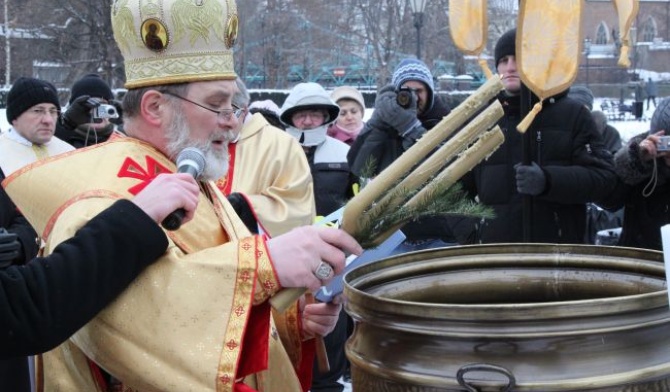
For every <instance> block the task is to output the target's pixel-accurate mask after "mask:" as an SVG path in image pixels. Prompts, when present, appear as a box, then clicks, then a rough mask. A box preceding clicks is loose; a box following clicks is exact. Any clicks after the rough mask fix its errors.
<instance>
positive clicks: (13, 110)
mask: <svg viewBox="0 0 670 392" xmlns="http://www.w3.org/2000/svg"><path fill="white" fill-rule="evenodd" d="M41 103H52V104H54V105H55V106H56V108H57V109H58V110H60V102H59V101H58V91H57V90H56V87H54V85H53V84H51V83H49V82H47V81H45V80H41V79H35V78H25V77H20V78H18V79H16V81H15V82H14V84H12V88H11V89H10V90H9V92H8V93H7V113H6V114H7V121H9V123H10V124H11V123H12V121H14V119H16V118H17V117H19V116H20V115H21V114H23V112H25V111H26V110H28V109H30V108H31V107H33V106H35V105H39V104H41Z"/></svg>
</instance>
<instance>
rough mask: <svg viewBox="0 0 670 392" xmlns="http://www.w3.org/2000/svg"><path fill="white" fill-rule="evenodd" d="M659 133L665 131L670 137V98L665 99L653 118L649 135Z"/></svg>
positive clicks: (659, 104) (655, 110)
mask: <svg viewBox="0 0 670 392" xmlns="http://www.w3.org/2000/svg"><path fill="white" fill-rule="evenodd" d="M658 131H665V134H666V135H670V97H668V98H663V99H662V100H661V102H659V103H658V105H657V106H656V109H654V114H653V115H652V116H651V123H650V124H649V133H656V132H658Z"/></svg>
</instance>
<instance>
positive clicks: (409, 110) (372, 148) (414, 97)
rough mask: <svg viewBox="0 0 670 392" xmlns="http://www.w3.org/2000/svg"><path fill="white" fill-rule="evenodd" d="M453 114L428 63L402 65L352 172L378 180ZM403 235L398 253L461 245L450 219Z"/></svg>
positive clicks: (414, 225) (356, 151) (362, 138)
mask: <svg viewBox="0 0 670 392" xmlns="http://www.w3.org/2000/svg"><path fill="white" fill-rule="evenodd" d="M450 111H451V109H450V108H449V106H448V105H447V104H446V103H445V102H442V100H440V99H439V97H438V96H436V95H435V87H434V82H433V75H432V73H431V72H430V69H428V67H427V66H426V64H424V63H423V62H422V61H421V60H418V59H413V58H409V59H405V60H403V61H401V62H400V64H398V66H397V67H396V69H395V71H394V72H393V79H392V84H390V85H387V86H385V87H383V88H382V89H381V90H380V91H379V93H378V94H377V99H376V100H375V110H374V112H373V113H372V117H371V118H370V120H369V121H368V122H367V123H366V124H365V127H364V128H363V131H362V132H361V133H360V135H359V136H358V138H357V139H356V141H355V142H354V144H353V146H352V147H351V150H349V154H348V155H347V160H348V161H349V165H350V166H351V171H352V172H353V173H354V174H356V175H357V176H359V177H361V178H372V177H374V176H376V175H377V174H379V172H381V171H382V170H384V169H385V168H386V167H387V166H389V165H390V164H391V163H392V162H393V161H394V160H396V159H397V158H398V157H399V156H400V155H401V154H403V153H404V152H405V150H407V149H408V148H410V147H411V146H412V145H414V143H415V142H416V141H417V140H418V139H419V138H420V137H421V136H422V135H423V134H424V133H425V132H426V131H427V130H430V129H431V128H433V127H434V126H435V125H436V124H437V123H438V122H439V121H440V120H442V118H443V117H444V116H446V115H448V114H449V112H450ZM402 231H403V233H405V235H406V236H407V240H406V241H405V242H404V243H403V244H401V246H400V248H399V249H398V253H400V252H404V251H411V250H420V249H428V248H433V247H438V246H444V245H448V244H450V243H453V242H455V239H454V236H453V235H452V233H451V230H450V229H449V228H448V224H447V218H444V217H434V218H429V219H421V220H417V221H413V222H410V223H408V224H407V225H405V227H403V229H402Z"/></svg>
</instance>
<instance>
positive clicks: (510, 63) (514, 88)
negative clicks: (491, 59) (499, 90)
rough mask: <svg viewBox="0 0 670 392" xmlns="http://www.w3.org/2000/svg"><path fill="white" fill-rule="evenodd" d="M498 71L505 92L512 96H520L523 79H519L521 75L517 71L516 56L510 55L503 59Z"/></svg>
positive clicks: (499, 63) (499, 62)
mask: <svg viewBox="0 0 670 392" xmlns="http://www.w3.org/2000/svg"><path fill="white" fill-rule="evenodd" d="M497 69H498V74H499V75H500V77H501V79H502V84H503V87H505V91H507V93H508V94H511V95H517V94H520V93H521V79H519V73H518V72H517V70H516V56H513V55H509V56H505V57H503V58H501V59H500V61H498V66H497Z"/></svg>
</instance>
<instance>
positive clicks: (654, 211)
mask: <svg viewBox="0 0 670 392" xmlns="http://www.w3.org/2000/svg"><path fill="white" fill-rule="evenodd" d="M646 137H647V133H646V132H645V133H643V134H640V135H637V136H635V137H633V138H631V140H630V141H629V142H628V145H626V146H624V147H623V148H621V149H620V150H619V151H618V152H617V153H616V155H615V156H614V167H615V169H616V173H617V175H618V176H619V179H620V181H619V183H618V184H617V185H618V186H617V188H616V190H615V191H614V192H612V194H611V197H610V198H609V200H608V204H607V206H606V207H607V208H608V209H612V210H616V209H619V208H621V207H625V208H624V218H623V228H622V230H621V237H620V238H619V245H620V246H629V247H635V248H646V249H656V250H662V248H663V244H662V242H661V226H664V225H666V224H668V223H670V167H668V166H667V165H666V164H665V160H664V159H663V158H657V159H656V170H657V179H656V183H655V185H654V182H653V181H651V179H652V173H653V171H654V162H653V161H650V162H642V160H641V159H640V155H639V152H638V151H639V144H640V142H641V141H642V140H644V139H645V138H646ZM645 195H646V196H645Z"/></svg>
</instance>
